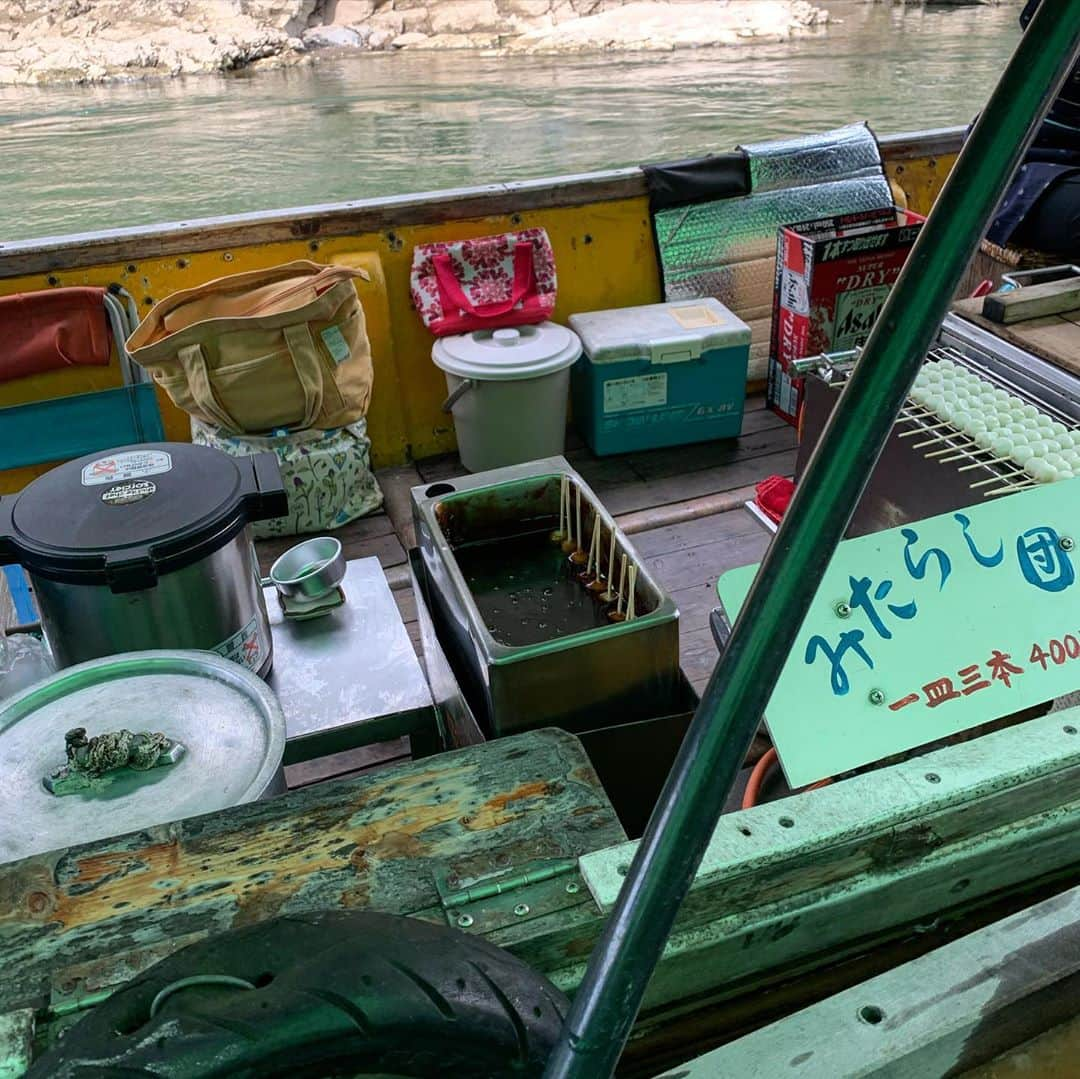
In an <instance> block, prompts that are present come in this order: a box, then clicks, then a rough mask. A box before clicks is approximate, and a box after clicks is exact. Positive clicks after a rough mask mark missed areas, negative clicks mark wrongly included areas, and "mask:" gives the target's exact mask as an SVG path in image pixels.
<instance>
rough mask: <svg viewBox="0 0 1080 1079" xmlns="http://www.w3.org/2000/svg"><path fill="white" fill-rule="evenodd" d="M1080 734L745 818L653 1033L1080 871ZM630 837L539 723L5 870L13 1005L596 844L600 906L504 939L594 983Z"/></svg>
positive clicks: (854, 786)
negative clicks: (447, 875) (189, 950)
mask: <svg viewBox="0 0 1080 1079" xmlns="http://www.w3.org/2000/svg"><path fill="white" fill-rule="evenodd" d="M1078 728H1080V710H1074V711H1073V712H1065V713H1055V714H1052V715H1049V716H1045V717H1043V718H1041V719H1038V720H1034V721H1032V722H1030V723H1027V724H1025V725H1024V726H1023V727H1018V728H1012V729H1008V730H1003V731H999V732H997V733H995V734H992V735H988V736H986V737H983V738H980V739H977V740H974V741H970V742H967V743H964V744H960V745H956V746H952V747H950V748H949V749H946V750H941V751H939V752H936V753H934V754H932V755H929V756H927V757H924V758H921V759H919V760H912V761H908V762H905V763H904V764H901V765H895V766H893V767H891V768H887V769H882V770H879V771H877V772H875V773H872V774H868V775H865V776H860V777H857V778H855V779H852V780H848V781H846V782H844V783H839V784H836V785H834V786H833V787H830V788H825V789H823V790H820V791H816V792H813V793H811V794H807V795H801V796H798V797H796V798H793V799H790V800H787V801H785V802H784V803H783V804H782V805H779V806H778V805H775V804H774V805H765V806H761V807H758V808H757V809H754V810H749V811H745V812H743V813H739V814H732V815H729V816H727V817H725V818H723V820H722V821H721V825H720V828H719V829H718V830H717V834H716V837H714V840H713V844H712V846H711V847H710V850H709V852H708V854H707V856H706V860H705V862H704V864H703V867H702V872H701V873H700V874H699V876H698V879H697V880H696V882H695V886H694V889H693V890H692V892H691V894H690V897H689V899H688V901H687V903H686V905H685V907H684V910H683V912H682V913H681V916H680V919H679V922H678V923H677V926H676V932H675V934H674V935H673V936H672V939H671V941H670V943H669V946H668V949H667V951H666V953H665V957H664V959H663V961H662V963H661V965H660V967H659V968H658V970H657V973H656V975H655V977H654V978H653V981H652V983H651V986H650V991H649V996H648V998H647V1002H646V1010H645V1012H643V1014H642V1018H641V1021H640V1023H639V1026H638V1031H637V1036H639V1037H641V1038H646V1039H647V1038H650V1037H657V1036H660V1035H662V1030H663V1026H664V1023H665V1021H666V1019H667V1017H669V1016H671V1015H672V1014H675V1013H679V1012H683V1011H686V1010H687V1009H690V1008H693V1007H694V1006H695V1005H694V1001H695V1000H700V1001H706V1002H712V1001H716V1000H731V999H734V998H738V999H739V1000H742V1001H749V1003H747V1005H746V1007H747V1008H749V1009H750V1010H751V1011H752V1010H753V1009H754V1008H762V1007H765V1006H767V1003H766V997H765V996H763V995H762V994H761V990H762V989H763V988H765V987H768V986H770V985H773V984H776V983H779V982H781V981H783V980H784V979H787V978H790V977H792V976H793V974H800V975H802V976H806V977H809V976H810V975H811V974H813V973H814V972H817V971H822V970H825V969H829V968H832V966H833V964H835V963H836V962H837V961H838V960H840V959H842V958H844V957H846V956H849V955H854V954H858V953H862V952H865V951H866V950H867V949H872V948H874V947H875V946H876V945H878V944H880V943H883V942H886V941H889V940H893V939H895V938H897V937H898V936H900V935H903V934H906V933H909V932H910V927H911V926H912V925H916V924H919V925H926V924H929V923H931V922H933V921H934V920H935V919H945V918H959V917H967V916H968V915H969V912H970V911H971V910H973V909H975V908H977V907H978V906H979V905H980V904H983V903H985V902H987V901H988V899H989V898H990V897H994V898H995V900H996V899H997V898H998V897H1001V896H1004V895H1008V894H1009V893H1010V892H1020V891H1026V890H1028V889H1029V888H1030V887H1032V886H1033V885H1034V883H1035V882H1037V881H1043V880H1045V879H1046V878H1051V877H1054V876H1055V875H1063V874H1070V873H1071V874H1073V875H1074V876H1075V874H1076V873H1077V872H1078V871H1080V848H1078V846H1077V843H1076V835H1077V834H1078V833H1080V801H1078V798H1080V735H1078V734H1076V733H1071V734H1070V733H1068V730H1072V731H1074V732H1075V731H1076V730H1077V729H1078ZM930 774H932V775H936V776H938V777H939V781H938V782H936V783H935V782H931V781H929V780H927V779H926V776H927V775H930ZM781 816H784V817H788V818H790V819H791V820H792V821H793V822H794V823H793V824H792V826H791V827H785V826H783V825H782V824H781V823H780V817H781ZM465 817H467V818H468V819H469V820H468V824H462V819H463V818H465ZM740 827H745V828H747V829H748V830H749V832H750V834H749V835H744V834H743V833H742V832H741V831H739V828H740ZM621 839H622V833H621V830H620V829H618V826H617V825H615V823H614V821H613V818H612V817H611V814H610V809H609V808H608V806H607V804H606V800H605V799H603V798H602V797H601V796H599V795H598V793H597V790H596V787H595V785H594V780H593V778H592V772H591V769H589V768H587V766H585V765H584V764H583V758H582V756H581V751H580V748H579V747H578V744H577V742H576V740H574V739H573V738H570V737H569V736H566V735H562V734H556V733H553V732H538V733H537V734H529V735H521V736H518V737H515V738H509V739H503V740H501V741H498V742H494V743H488V744H487V745H484V746H477V747H474V748H472V749H470V750H464V751H460V752H459V753H455V754H448V755H445V756H443V757H436V758H432V759H430V760H428V761H425V762H419V763H414V764H409V765H405V766H400V767H395V768H393V769H388V770H386V771H383V772H379V773H375V774H374V775H371V776H368V777H364V778H361V779H356V780H350V781H345V782H340V783H331V784H323V785H319V786H316V787H312V788H308V789H306V790H303V791H299V792H295V793H294V794H292V795H289V796H287V797H286V798H283V799H278V800H275V801H273V802H267V803H262V804H260V805H257V806H246V807H240V808H238V809H236V810H232V811H230V812H228V813H224V814H221V815H220V816H219V817H218V818H216V819H213V820H211V819H207V818H202V819H197V820H195V821H189V822H186V823H184V824H182V825H180V826H174V827H172V828H169V829H162V830H160V831H158V832H154V833H148V834H147V835H145V836H143V837H130V838H129V839H127V840H123V841H106V842H103V843H100V844H92V845H89V846H88V847H84V848H79V849H73V850H71V851H69V852H67V853H66V854H63V855H52V856H49V857H47V858H43V859H32V860H30V861H29V862H25V863H15V864H13V865H11V866H0V967H2V968H3V969H4V971H5V973H7V972H9V971H17V972H18V973H17V974H16V980H15V982H14V983H13V984H11V985H9V984H5V983H7V982H8V978H5V979H4V982H0V993H2V994H4V995H3V996H2V997H0V1011H2V1010H3V1009H4V1008H10V1007H13V1006H15V1005H16V1004H17V1003H18V1002H19V1000H22V999H26V997H27V994H28V993H29V994H30V996H32V997H33V999H34V1001H35V1002H36V1003H37V1004H38V1006H39V1007H40V1006H41V1005H42V1004H43V1002H44V1001H45V1000H49V1001H51V1002H52V1006H53V1007H54V1008H57V1007H58V1008H60V1009H61V1010H69V1009H72V1008H76V1007H78V1006H79V1005H80V1003H82V1002H85V1003H92V1002H93V1001H94V999H96V998H95V994H100V993H102V992H107V991H108V989H109V987H111V986H114V985H116V984H118V983H119V982H121V981H123V980H125V979H126V978H128V977H130V976H131V975H132V974H134V973H137V972H138V971H139V970H141V969H144V968H145V966H147V965H149V963H151V962H153V961H155V960H156V959H157V958H160V957H161V955H163V954H166V953H167V952H168V951H169V950H172V949H173V948H175V947H178V946H180V945H181V944H184V943H187V942H188V941H191V940H196V939H200V938H201V937H202V936H204V935H206V934H207V933H209V932H213V931H216V930H218V929H225V928H228V927H229V926H231V925H237V924H246V923H247V922H250V921H252V920H255V919H259V918H269V917H273V916H274V915H275V914H277V913H279V912H280V913H284V912H286V911H290V912H291V911H303V910H312V909H317V908H319V907H322V906H327V905H329V906H334V905H347V906H368V907H370V908H372V909H378V910H391V911H398V912H400V913H408V914H412V915H414V916H417V917H424V918H431V919H434V920H443V919H444V914H443V912H442V910H441V908H440V907H439V906H438V904H437V901H436V892H435V883H434V875H435V873H436V872H438V871H440V870H444V868H445V866H447V865H449V866H451V867H456V869H457V871H458V872H459V873H464V874H467V873H468V872H469V870H470V869H471V870H472V871H479V870H482V869H484V868H485V867H490V866H492V865H493V864H494V865H495V866H496V868H502V866H500V865H498V864H497V863H498V859H499V858H500V856H502V857H503V858H504V860H505V859H506V858H509V859H511V860H512V861H513V862H515V863H516V862H517V861H518V860H520V859H522V858H528V859H530V860H531V859H532V858H534V857H547V856H554V857H559V856H564V855H570V856H572V855H573V854H574V853H578V854H579V855H581V854H583V857H582V858H581V861H580V867H581V869H582V872H583V875H584V879H585V880H586V882H587V884H588V889H585V888H583V889H582V893H581V895H582V901H581V903H579V904H578V905H577V906H575V907H573V908H571V909H569V910H565V911H559V912H557V913H554V914H551V915H543V916H539V917H536V918H530V919H527V920H525V921H523V922H521V923H518V924H513V925H511V926H508V927H506V928H503V929H499V930H498V931H496V932H493V933H490V934H487V935H488V937H489V939H491V940H493V941H494V942H495V943H498V944H501V945H503V946H505V947H508V948H510V949H511V950H512V951H513V952H515V953H516V954H518V955H519V956H521V957H522V958H524V959H525V960H526V961H528V962H530V963H531V964H532V965H534V966H535V967H537V969H540V970H542V971H544V972H545V973H547V974H548V975H549V976H550V977H552V979H553V980H554V981H555V982H556V983H557V984H559V985H560V986H562V987H564V988H566V989H568V990H570V991H573V989H574V988H575V987H576V985H577V983H578V981H579V980H580V977H581V973H582V969H583V964H584V959H585V957H587V955H588V953H589V951H590V949H591V947H592V946H593V943H594V942H595V940H596V938H597V935H598V933H599V930H600V927H601V925H602V920H603V913H602V912H601V909H600V907H599V906H598V905H597V904H596V903H595V902H594V901H593V899H592V896H591V894H590V893H591V892H595V894H596V895H597V897H598V898H599V899H600V901H601V903H602V904H603V906H604V908H605V909H606V908H609V907H610V904H611V902H612V900H613V897H614V889H615V888H617V887H618V886H619V883H620V882H621V880H622V877H621V876H620V875H619V873H618V866H619V865H620V864H626V863H628V862H629V857H630V853H631V852H632V849H633V845H632V844H628V843H624V842H621ZM549 852H555V853H550V855H549ZM42 897H44V900H42ZM118 902H119V903H128V904H130V906H129V907H127V908H121V909H118V908H117V906H116V904H117V903H118ZM836 976H837V977H839V978H842V975H836ZM20 986H21V989H20V988H19V987H20ZM16 990H17V991H16ZM759 998H760V1001H761V1002H760V1003H758V1000H759ZM50 1036H51V1035H50Z"/></svg>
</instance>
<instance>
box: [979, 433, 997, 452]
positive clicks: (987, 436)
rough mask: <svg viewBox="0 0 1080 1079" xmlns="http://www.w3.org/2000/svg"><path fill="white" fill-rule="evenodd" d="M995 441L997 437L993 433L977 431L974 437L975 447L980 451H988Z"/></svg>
mask: <svg viewBox="0 0 1080 1079" xmlns="http://www.w3.org/2000/svg"><path fill="white" fill-rule="evenodd" d="M996 440H997V436H996V435H995V434H994V432H993V431H979V432H978V433H977V434H976V435H975V445H976V446H978V447H979V449H980V450H988V449H990V448H991V446H993V444H994V442H995V441H996Z"/></svg>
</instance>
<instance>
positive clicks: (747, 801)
mask: <svg viewBox="0 0 1080 1079" xmlns="http://www.w3.org/2000/svg"><path fill="white" fill-rule="evenodd" d="M776 763H777V757H776V747H775V746H769V748H768V749H767V750H765V752H764V753H763V754H762V755H761V758H760V760H758V762H757V764H755V765H754V769H753V771H752V772H751V773H750V778H749V779H748V780H747V781H746V790H744V791H743V796H742V808H743V809H753V807H754V806H756V805H757V804H758V796H759V795H760V794H761V787H762V784H763V783H764V782H765V779H766V777H767V776H768V774H769V773H770V772H771V771H772V770H773V768H774V767H776ZM831 782H832V780H831V779H819V780H818V781H817V782H816V783H811V784H810V786H809V787H804V788H803V790H804V791H816V790H820V789H821V788H822V787H827V786H828V785H829V784H830V783H831Z"/></svg>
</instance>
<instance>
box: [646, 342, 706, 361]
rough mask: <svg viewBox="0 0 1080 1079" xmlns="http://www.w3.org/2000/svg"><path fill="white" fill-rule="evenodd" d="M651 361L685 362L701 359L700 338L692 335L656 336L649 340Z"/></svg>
mask: <svg viewBox="0 0 1080 1079" xmlns="http://www.w3.org/2000/svg"><path fill="white" fill-rule="evenodd" d="M649 359H650V361H651V362H652V363H686V362H687V361H688V360H699V359H701V340H700V339H699V338H693V337H658V338H655V339H653V340H651V341H650V342H649Z"/></svg>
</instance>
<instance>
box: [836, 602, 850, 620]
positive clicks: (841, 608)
mask: <svg viewBox="0 0 1080 1079" xmlns="http://www.w3.org/2000/svg"><path fill="white" fill-rule="evenodd" d="M833 610H834V611H836V617H837V618H850V617H851V608H850V607H849V606H848V605H847V604H846V603H838V604H837V605H836V606H835V607H834V608H833Z"/></svg>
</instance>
